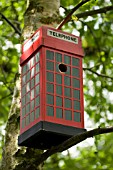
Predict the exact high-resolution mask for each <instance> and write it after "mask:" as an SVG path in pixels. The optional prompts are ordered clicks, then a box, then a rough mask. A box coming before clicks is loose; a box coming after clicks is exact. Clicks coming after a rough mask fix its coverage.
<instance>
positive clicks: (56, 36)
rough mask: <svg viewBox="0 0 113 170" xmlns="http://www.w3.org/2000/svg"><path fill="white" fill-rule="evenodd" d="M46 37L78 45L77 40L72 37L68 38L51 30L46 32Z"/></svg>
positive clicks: (68, 36)
mask: <svg viewBox="0 0 113 170" xmlns="http://www.w3.org/2000/svg"><path fill="white" fill-rule="evenodd" d="M47 35H48V36H51V37H54V38H58V39H60V40H65V41H68V42H71V43H74V44H78V38H76V37H74V36H70V35H67V34H64V33H61V32H57V31H53V30H49V29H48V30H47Z"/></svg>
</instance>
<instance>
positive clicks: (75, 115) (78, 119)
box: [74, 112, 80, 122]
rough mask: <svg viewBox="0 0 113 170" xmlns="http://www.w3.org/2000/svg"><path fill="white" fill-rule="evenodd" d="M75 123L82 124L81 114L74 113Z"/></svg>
mask: <svg viewBox="0 0 113 170" xmlns="http://www.w3.org/2000/svg"><path fill="white" fill-rule="evenodd" d="M74 121H75V122H80V113H79V112H74Z"/></svg>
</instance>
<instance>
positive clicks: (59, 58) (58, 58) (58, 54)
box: [55, 53, 62, 62]
mask: <svg viewBox="0 0 113 170" xmlns="http://www.w3.org/2000/svg"><path fill="white" fill-rule="evenodd" d="M55 56H56V61H57V62H62V54H60V53H55Z"/></svg>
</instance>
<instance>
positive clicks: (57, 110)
mask: <svg viewBox="0 0 113 170" xmlns="http://www.w3.org/2000/svg"><path fill="white" fill-rule="evenodd" d="M56 117H57V118H63V111H62V109H60V108H56Z"/></svg>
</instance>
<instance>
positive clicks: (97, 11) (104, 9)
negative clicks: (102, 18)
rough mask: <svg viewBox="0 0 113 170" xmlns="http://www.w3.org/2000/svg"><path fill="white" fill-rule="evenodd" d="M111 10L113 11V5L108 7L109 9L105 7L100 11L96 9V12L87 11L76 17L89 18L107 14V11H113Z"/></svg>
mask: <svg viewBox="0 0 113 170" xmlns="http://www.w3.org/2000/svg"><path fill="white" fill-rule="evenodd" d="M111 10H113V5H112V6H107V7H104V8H100V9H96V10H92V11H86V12H83V13H79V14H76V17H77V18H84V17H87V16H92V15H96V14H101V13H106V12H107V11H111Z"/></svg>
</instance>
